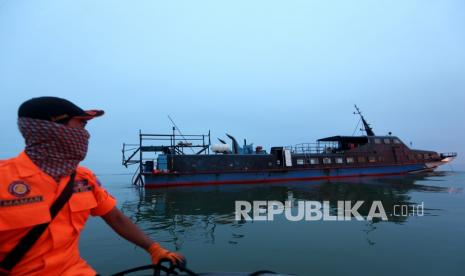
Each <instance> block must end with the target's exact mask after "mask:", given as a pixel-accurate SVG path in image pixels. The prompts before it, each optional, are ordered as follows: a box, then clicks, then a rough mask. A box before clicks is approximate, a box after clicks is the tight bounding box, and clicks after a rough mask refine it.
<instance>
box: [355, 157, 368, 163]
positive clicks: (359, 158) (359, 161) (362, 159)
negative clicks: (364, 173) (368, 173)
mask: <svg viewBox="0 0 465 276" xmlns="http://www.w3.org/2000/svg"><path fill="white" fill-rule="evenodd" d="M357 161H358V163H365V162H366V159H365V157H364V156H359V157H358V158H357Z"/></svg>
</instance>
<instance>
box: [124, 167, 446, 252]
mask: <svg viewBox="0 0 465 276" xmlns="http://www.w3.org/2000/svg"><path fill="white" fill-rule="evenodd" d="M440 175H441V174H440V173H434V174H419V175H410V176H407V177H405V176H404V177H399V176H397V177H385V178H378V179H376V178H359V179H351V180H344V181H342V180H337V181H334V180H331V181H329V180H327V181H316V182H315V181H313V182H311V183H305V182H304V183H292V184H291V183H275V184H273V185H269V184H267V185H266V192H264V191H265V190H264V187H261V185H237V186H236V185H234V186H223V187H221V188H220V187H217V186H201V187H190V188H184V189H157V190H140V193H141V194H140V200H139V201H137V202H125V203H123V207H122V208H123V211H124V212H125V213H127V214H128V215H129V216H131V218H132V219H133V220H135V221H136V223H137V224H138V225H140V226H141V227H143V228H144V229H145V230H146V231H149V232H152V233H157V235H160V232H163V233H164V235H165V236H164V237H163V238H164V239H165V240H169V241H175V242H176V243H177V244H178V245H180V243H182V240H183V239H186V238H187V239H202V240H203V241H204V242H211V243H214V242H215V229H216V228H217V227H219V226H222V225H223V226H227V225H229V226H231V227H232V229H233V231H231V233H232V234H231V241H230V242H231V243H234V242H237V240H238V239H240V238H241V236H242V235H244V233H242V232H240V231H235V230H234V229H238V228H240V227H241V226H242V225H243V224H245V223H246V222H243V221H236V220H235V213H234V212H235V209H234V208H235V201H236V200H244V201H257V200H273V201H286V200H288V199H289V198H293V199H294V200H305V201H320V202H321V201H329V202H330V203H331V207H332V208H334V210H333V211H334V213H335V211H336V210H335V207H336V206H335V205H336V202H337V201H339V200H343V201H348V200H350V201H360V200H362V201H365V202H373V201H381V202H382V204H383V206H384V208H385V211H386V214H387V215H388V221H389V222H394V223H400V224H402V223H406V222H407V220H408V219H409V216H397V215H395V214H394V213H393V210H394V206H395V205H408V206H412V205H416V204H419V203H418V202H414V201H413V200H412V198H411V196H410V193H411V192H434V193H446V192H448V188H447V187H441V186H430V185H422V184H421V182H422V181H423V180H430V176H440ZM369 207H370V206H368V205H366V206H365V205H363V206H362V207H361V208H360V209H359V210H358V211H359V213H360V214H361V215H362V216H364V217H366V216H367V215H368V213H369ZM425 215H426V216H427V215H430V211H429V210H428V209H426V208H425ZM377 222H378V221H376V220H375V221H373V223H377ZM304 223H305V222H304ZM307 223H311V222H307ZM370 227H372V226H370ZM372 228H373V227H372Z"/></svg>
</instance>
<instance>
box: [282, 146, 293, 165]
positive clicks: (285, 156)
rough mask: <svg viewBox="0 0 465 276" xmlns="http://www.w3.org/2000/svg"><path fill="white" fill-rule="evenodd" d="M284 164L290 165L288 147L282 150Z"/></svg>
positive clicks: (290, 158)
mask: <svg viewBox="0 0 465 276" xmlns="http://www.w3.org/2000/svg"><path fill="white" fill-rule="evenodd" d="M284 164H285V165H286V167H292V156H291V151H290V150H288V149H285V150H284Z"/></svg>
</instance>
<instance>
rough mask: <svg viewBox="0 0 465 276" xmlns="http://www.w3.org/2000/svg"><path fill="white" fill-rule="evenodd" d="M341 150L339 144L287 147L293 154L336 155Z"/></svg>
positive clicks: (305, 144)
mask: <svg viewBox="0 0 465 276" xmlns="http://www.w3.org/2000/svg"><path fill="white" fill-rule="evenodd" d="M338 148H339V143H338V142H324V143H322V142H317V143H300V144H297V145H294V146H286V147H285V149H288V150H290V151H291V152H292V153H293V154H323V153H334V152H335V151H337V149H338Z"/></svg>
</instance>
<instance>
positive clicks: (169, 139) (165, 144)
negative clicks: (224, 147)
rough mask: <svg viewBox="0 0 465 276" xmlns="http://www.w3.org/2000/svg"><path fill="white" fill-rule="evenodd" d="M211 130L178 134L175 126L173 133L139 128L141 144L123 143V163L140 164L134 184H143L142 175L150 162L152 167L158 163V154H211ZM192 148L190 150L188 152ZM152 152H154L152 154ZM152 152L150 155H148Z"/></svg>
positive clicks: (127, 164)
mask: <svg viewBox="0 0 465 276" xmlns="http://www.w3.org/2000/svg"><path fill="white" fill-rule="evenodd" d="M210 144H211V139H210V131H208V134H189V135H184V134H178V135H177V134H176V131H175V128H174V127H173V133H172V134H148V133H142V132H141V131H140V130H139V144H126V143H124V144H123V148H122V150H121V151H122V164H123V165H124V166H126V167H128V166H130V165H139V166H138V169H137V171H136V172H135V174H134V176H133V184H134V185H137V186H143V185H144V180H143V177H142V175H143V174H144V173H145V172H147V168H148V167H150V166H147V165H148V164H151V167H154V166H156V165H157V164H156V163H157V155H158V154H159V153H164V154H168V153H169V154H180V155H182V154H188V153H189V154H209V153H210ZM186 149H187V151H188V150H189V149H190V151H191V152H192V153H190V152H186ZM150 153H152V154H150ZM147 154H150V156H147Z"/></svg>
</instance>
